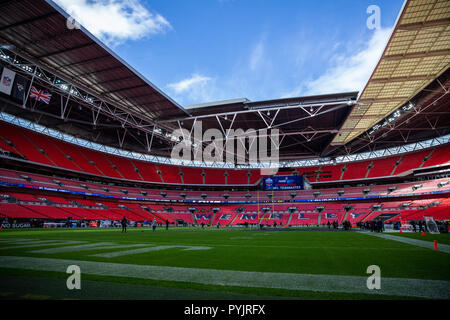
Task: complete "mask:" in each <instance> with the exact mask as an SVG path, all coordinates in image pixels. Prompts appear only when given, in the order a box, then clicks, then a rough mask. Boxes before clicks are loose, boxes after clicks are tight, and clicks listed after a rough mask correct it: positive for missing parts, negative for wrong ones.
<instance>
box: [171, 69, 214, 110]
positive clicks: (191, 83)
mask: <svg viewBox="0 0 450 320" xmlns="http://www.w3.org/2000/svg"><path fill="white" fill-rule="evenodd" d="M167 88H168V90H169V91H170V93H171V94H173V95H174V96H175V99H176V100H178V101H179V102H180V103H184V102H189V103H190V102H192V101H199V102H205V101H210V100H211V99H212V97H213V96H214V92H215V91H216V88H215V80H214V79H213V78H211V77H207V76H204V75H201V74H198V73H194V74H192V75H191V76H190V77H189V78H186V79H183V80H181V81H179V82H175V83H170V84H168V85H167Z"/></svg>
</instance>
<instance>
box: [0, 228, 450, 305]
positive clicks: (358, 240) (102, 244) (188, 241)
mask: <svg viewBox="0 0 450 320" xmlns="http://www.w3.org/2000/svg"><path fill="white" fill-rule="evenodd" d="M397 236H399V237H400V236H402V237H411V238H415V239H418V240H424V241H433V239H434V240H437V241H438V242H439V244H449V243H450V241H449V239H450V236H449V235H447V234H441V235H436V236H433V235H429V234H427V235H426V236H425V237H423V236H420V235H412V234H410V235H405V234H403V235H397ZM67 241H78V243H70V242H67ZM86 245H87V246H86ZM90 245H93V246H92V247H89V246H90ZM96 245H98V246H97V247H96ZM77 246H81V247H80V248H83V249H77ZM84 246H86V247H84ZM70 247H74V249H72V250H71V249H69V250H65V248H70ZM58 248H63V249H62V250H60V249H58ZM143 248H144V250H142V251H139V250H141V249H143ZM148 248H152V249H151V250H149V251H146V250H147V249H148ZM154 248H157V249H154ZM54 249H57V250H54ZM46 250H47V251H46ZM52 250H53V251H52ZM58 250H59V251H58ZM128 250H129V251H130V252H126V253H125V254H123V253H124V251H128ZM132 250H136V251H132ZM114 253H119V254H117V255H114ZM105 254H106V256H105ZM111 254H112V255H111ZM108 255H109V256H108ZM14 257H24V258H25V260H24V261H37V262H36V263H34V262H31V263H29V265H25V266H19V265H16V264H15V263H16V262H14V263H12V262H10V261H12V260H8V259H10V258H14ZM30 258H32V259H36V258H39V259H43V260H45V261H47V260H49V259H50V260H51V261H54V260H53V259H56V260H58V261H71V262H74V261H75V262H93V264H92V265H93V266H96V265H97V264H96V263H105V265H108V266H109V265H111V266H113V267H111V268H110V269H111V270H110V269H108V270H109V271H108V272H109V273H108V272H106V273H103V272H96V271H87V272H85V270H87V269H86V267H81V279H82V280H81V283H82V289H81V290H68V289H67V287H66V279H67V278H68V276H69V275H68V274H67V273H66V272H65V269H64V268H62V269H57V268H56V267H55V268H54V269H52V268H53V267H50V268H46V267H42V268H40V267H39V263H40V261H41V260H27V259H30ZM1 259H3V260H1ZM0 260H1V261H2V263H0V278H1V279H0V298H3V299H41V298H42V299H199V300H201V299H417V298H419V299H420V298H421V297H420V296H414V295H413V296H408V295H402V292H403V291H399V293H398V294H397V293H395V292H396V291H395V290H396V288H395V281H394V280H389V281H391V282H388V280H386V282H383V281H385V280H384V279H394V278H395V279H404V280H408V279H410V280H411V281H412V282H414V281H419V280H420V281H422V280H437V281H436V283H439V284H440V285H441V286H442V285H443V286H444V289H443V290H444V293H445V292H446V291H447V294H448V290H450V288H448V289H447V290H446V288H445V287H446V284H449V283H450V282H449V281H450V272H449V270H450V268H449V263H450V254H449V253H446V252H442V251H439V250H438V251H436V250H431V249H427V248H423V247H418V246H414V245H411V244H406V243H401V242H397V241H392V240H387V239H382V238H378V237H373V236H370V235H366V234H362V233H358V232H343V231H338V232H328V231H323V232H321V231H251V230H229V229H228V230H227V229H216V228H205V229H201V228H172V229H170V230H168V231H166V230H165V229H164V228H158V229H156V232H152V230H149V229H128V232H127V233H121V230H120V229H100V230H96V229H89V230H81V229H74V230H57V229H54V230H21V231H9V230H8V231H7V230H2V231H1V232H0ZM50 260H49V261H50ZM26 263H28V262H26ZM98 265H99V266H100V264H98ZM129 265H131V266H132V267H133V268H134V267H136V266H138V267H143V268H145V267H147V266H155V267H160V269H155V270H153V271H152V272H154V276H147V273H146V271H145V270H146V269H142V276H141V274H140V273H135V272H130V273H127V271H123V272H124V273H122V274H117V273H116V270H122V268H121V266H129ZM370 265H377V266H379V267H380V270H381V277H382V278H381V279H382V285H384V284H389V285H391V286H393V288H392V290H393V291H387V292H386V293H385V292H382V293H377V294H372V292H368V291H366V288H362V287H363V286H365V282H364V283H363V282H361V288H358V286H357V285H356V286H353V287H352V288H353V289H352V288H350V287H351V286H349V290H346V289H345V285H344V289H343V290H333V289H330V288H332V287H333V283H335V282H336V283H337V285H341V284H339V283H338V282H339V279H344V280H345V279H347V278H346V277H349V278H348V279H350V280H351V279H353V278H352V277H354V279H356V280H355V281H359V280H357V279H360V278H361V279H366V278H367V277H369V276H370V274H367V272H366V271H367V267H368V266H370ZM174 267H175V268H182V269H179V270H178V269H171V268H174ZM83 268H84V269H83ZM98 268H104V265H101V267H98ZM108 268H109V267H108ZM130 270H131V269H130ZM133 270H134V269H133ZM139 270H141V269H139ZM173 270H175V271H173ZM177 270H178V271H177ZM210 270H212V273H211V275H210V276H209V275H207V274H206V273H205V275H203V273H202V272H203V271H205V272H209V271H210ZM169 271H170V272H172V271H173V272H174V273H173V274H172V273H171V274H170V276H166V274H167V272H169ZM222 271H223V272H222ZM225 271H226V274H229V275H230V278H227V279H228V280H227V279H226V280H220V279H221V276H222V274H221V272H222V273H224V274H225ZM139 272H140V271H139ZM177 272H178V273H177ZM233 272H235V274H236V279H241V280H236V282H230V279H231V280H233V278H234V273H233ZM246 272H249V276H248V277H247V276H246V274H247V273H246ZM299 274H300V275H304V276H305V275H306V279H307V277H308V275H313V276H319V277H318V279H319V280H317V281H318V282H317V281H316V282H314V281H312V280H311V283H310V282H309V280H306V282H305V283H306V286H303V287H302V286H300V287H299V288H296V287H295V286H293V284H292V283H293V282H291V281H290V277H291V276H296V275H299ZM250 275H251V276H255V279H259V280H260V281H261V282H255V283H253V280H252V278H251V276H250ZM321 276H324V279H328V278H327V277H329V278H330V279H331V280H330V285H329V286H330V287H328V285H327V281H328V280H326V281H325V280H324V281H322V278H320V277H321ZM209 277H210V278H209ZM239 277H241V278H239ZM189 279H192V280H189ZM350 280H349V282H351V281H350ZM302 281H303V280H302ZM345 281H347V280H345ZM345 281H344V282H345ZM352 281H353V280H352ZM427 283H433V282H432V281H431V282H430V281H428V282H427ZM309 284H310V285H311V287H310V288H309V287H308V285H309ZM322 289H323V290H322ZM418 290H420V286H419V289H418ZM426 290H430V288H427V289H426ZM426 290H425V291H426ZM431 290H433V289H432V288H431ZM441 291H442V290H441ZM392 292H394V294H393V293H392ZM422 298H423V297H422ZM440 298H442V296H440ZM444 298H446V297H445V296H444Z"/></svg>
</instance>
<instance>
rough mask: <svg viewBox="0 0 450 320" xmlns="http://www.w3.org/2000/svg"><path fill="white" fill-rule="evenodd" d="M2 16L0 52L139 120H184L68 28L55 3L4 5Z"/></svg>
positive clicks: (92, 41) (127, 69)
mask: <svg viewBox="0 0 450 320" xmlns="http://www.w3.org/2000/svg"><path fill="white" fill-rule="evenodd" d="M0 12H1V19H0V44H1V45H2V46H8V47H12V48H14V50H13V51H14V52H16V53H19V54H21V55H25V56H26V57H29V58H30V59H31V60H33V62H34V63H36V64H37V65H40V66H42V67H45V68H46V69H49V71H55V72H56V73H57V74H58V75H59V76H60V77H62V78H64V79H66V80H67V81H68V82H70V83H75V84H77V85H78V86H80V87H82V88H83V89H84V90H86V91H88V92H91V93H92V94H93V95H95V96H98V97H101V98H103V99H106V100H107V101H110V102H111V103H113V104H114V105H115V106H117V107H120V108H122V109H123V110H125V111H126V112H129V113H131V114H135V115H137V116H139V117H141V118H142V117H143V118H146V119H148V120H152V121H153V120H155V119H157V118H158V117H160V116H161V115H162V114H164V115H166V116H167V115H168V116H183V115H187V112H186V111H185V110H184V109H183V108H182V107H181V106H180V105H178V104H177V103H176V102H175V101H173V100H172V99H171V98H170V97H168V96H167V95H166V94H164V93H163V92H162V91H161V90H159V89H158V88H157V87H156V86H154V85H153V84H152V83H151V82H150V81H149V80H147V79H146V78H145V77H143V76H142V75H141V74H139V72H137V71H136V70H134V69H133V68H132V67H131V66H130V65H128V64H127V63H126V62H125V61H123V60H122V59H121V58H120V57H118V56H117V55H116V54H115V53H114V52H112V51H111V50H110V49H108V48H107V47H106V46H105V45H103V44H102V43H101V42H100V41H99V40H98V39H96V38H95V37H94V36H93V35H92V34H90V33H89V32H88V31H87V30H86V29H84V28H83V27H82V26H76V27H75V26H74V25H72V26H71V25H70V24H68V23H70V20H68V18H69V15H68V14H67V13H66V12H65V11H64V10H62V9H61V8H60V7H59V6H58V5H56V4H55V3H54V2H53V1H48V0H47V1H44V0H15V1H3V2H2V3H0ZM68 21H69V22H68Z"/></svg>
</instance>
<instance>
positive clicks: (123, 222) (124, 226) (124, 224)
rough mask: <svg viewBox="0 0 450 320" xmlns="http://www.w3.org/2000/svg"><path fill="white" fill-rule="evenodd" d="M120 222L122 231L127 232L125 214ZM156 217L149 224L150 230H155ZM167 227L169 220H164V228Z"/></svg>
mask: <svg viewBox="0 0 450 320" xmlns="http://www.w3.org/2000/svg"><path fill="white" fill-rule="evenodd" d="M120 224H121V225H122V232H127V224H128V220H127V218H126V217H125V216H123V218H122V220H121V221H120ZM156 225H157V223H156V219H153V221H152V223H151V226H152V230H153V231H155V230H156ZM168 229H169V220H166V230H168Z"/></svg>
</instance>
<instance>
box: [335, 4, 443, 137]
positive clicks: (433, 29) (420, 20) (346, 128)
mask: <svg viewBox="0 0 450 320" xmlns="http://www.w3.org/2000/svg"><path fill="white" fill-rule="evenodd" d="M449 66H450V1H448V0H409V1H406V2H405V5H404V7H403V9H402V11H401V13H400V15H399V18H398V20H397V23H396V25H395V28H394V30H393V32H392V35H391V37H390V40H389V42H388V44H387V46H386V48H385V50H384V52H383V55H382V57H381V59H380V61H379V62H378V65H377V66H376V68H375V70H374V72H373V73H372V76H371V78H370V80H369V81H368V83H367V85H366V86H365V88H364V90H363V91H362V93H361V94H360V96H359V99H358V108H354V109H353V110H352V112H351V113H350V115H349V117H348V118H347V120H346V121H345V123H344V125H343V126H342V128H341V134H340V135H337V136H336V137H335V138H334V139H333V142H332V143H331V145H335V146H337V145H345V144H347V143H348V142H350V141H352V140H353V139H354V138H356V137H357V136H359V135H361V134H362V133H364V132H366V131H367V130H369V129H370V128H372V127H373V126H374V125H375V124H376V123H378V122H379V121H381V120H382V119H383V118H385V117H387V116H388V115H389V114H391V113H392V112H393V111H395V110H396V109H398V108H400V107H401V106H402V105H404V104H406V103H407V102H408V101H410V100H411V99H412V98H413V97H414V96H415V95H417V94H418V93H419V92H420V91H421V90H422V89H424V88H425V87H427V86H428V85H430V84H431V83H432V82H433V81H434V80H435V79H436V78H438V77H439V76H440V75H441V74H443V73H444V72H445V71H446V70H447V69H448V68H449Z"/></svg>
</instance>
